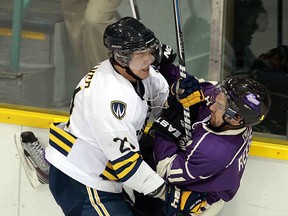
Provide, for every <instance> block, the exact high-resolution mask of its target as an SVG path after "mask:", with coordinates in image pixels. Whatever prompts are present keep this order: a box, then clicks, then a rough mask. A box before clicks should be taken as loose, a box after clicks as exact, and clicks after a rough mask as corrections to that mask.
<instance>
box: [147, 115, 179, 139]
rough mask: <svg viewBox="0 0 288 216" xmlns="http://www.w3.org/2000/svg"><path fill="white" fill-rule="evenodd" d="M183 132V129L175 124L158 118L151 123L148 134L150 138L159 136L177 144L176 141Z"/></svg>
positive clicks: (164, 118)
mask: <svg viewBox="0 0 288 216" xmlns="http://www.w3.org/2000/svg"><path fill="white" fill-rule="evenodd" d="M183 132H184V131H183V127H181V126H180V125H177V124H175V123H174V122H173V121H171V120H169V119H168V118H166V117H164V116H160V117H158V118H157V119H156V120H155V121H154V122H153V125H152V127H151V128H150V129H149V132H148V134H149V135H150V136H151V137H154V136H155V135H161V136H163V137H165V138H167V139H170V140H172V141H173V142H175V143H178V139H179V138H180V137H182V134H183Z"/></svg>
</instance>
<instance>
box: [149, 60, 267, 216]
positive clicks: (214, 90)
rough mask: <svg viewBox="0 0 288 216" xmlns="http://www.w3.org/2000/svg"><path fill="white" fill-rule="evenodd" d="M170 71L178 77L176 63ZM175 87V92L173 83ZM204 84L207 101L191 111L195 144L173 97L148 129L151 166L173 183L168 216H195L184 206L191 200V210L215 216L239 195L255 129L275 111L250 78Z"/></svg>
mask: <svg viewBox="0 0 288 216" xmlns="http://www.w3.org/2000/svg"><path fill="white" fill-rule="evenodd" d="M171 70H175V74H177V73H178V68H177V67H175V66H174V65H169V71H170V73H171ZM162 73H163V74H164V76H165V71H164V72H163V71H162ZM175 76H177V75H175ZM170 84H172V86H171V88H172V89H173V82H172V79H171V82H170ZM200 85H201V87H202V90H203V92H204V95H205V99H206V100H205V102H201V103H198V104H196V105H193V106H191V107H190V113H191V122H192V125H191V127H192V138H191V140H188V141H186V140H185V138H184V137H185V132H184V129H183V111H182V107H181V105H180V104H179V103H178V101H177V100H173V97H169V99H170V100H169V99H168V103H169V102H170V103H169V104H170V107H169V108H168V109H167V110H164V112H163V115H162V116H161V117H159V118H158V119H156V121H155V122H154V123H153V126H152V127H151V129H150V131H149V134H150V135H152V136H153V144H154V149H153V163H154V164H153V163H151V166H155V167H154V168H155V170H156V171H157V173H158V174H160V176H161V177H163V178H164V179H166V181H167V183H168V184H169V185H172V187H170V190H168V195H166V204H165V212H166V214H167V215H176V213H177V212H183V213H185V212H186V213H188V212H190V210H191V208H190V207H189V206H187V205H189V203H185V202H186V200H185V199H187V198H188V200H189V196H190V197H193V196H194V198H195V202H197V203H198V205H194V206H193V207H194V209H192V210H193V211H191V212H198V213H200V214H201V215H216V214H217V212H219V211H220V209H221V208H222V206H223V203H224V202H228V201H230V200H231V199H232V198H233V197H234V196H235V194H236V192H237V190H238V189H239V187H240V181H241V178H242V175H243V172H244V169H245V165H246V162H247V159H248V155H249V149H250V145H251V141H252V127H251V126H252V125H255V124H258V123H260V122H261V121H262V120H263V119H264V118H265V117H266V115H267V113H268V111H269V108H270V103H271V100H270V96H269V93H268V91H267V90H266V89H265V87H264V86H262V85H261V84H259V83H258V82H256V81H254V80H251V79H247V78H243V77H232V78H228V79H225V80H224V81H223V82H221V83H219V84H218V85H213V84H212V83H209V82H203V83H200ZM191 88H192V87H191ZM172 92H173V91H172ZM171 98H172V100H171ZM169 191H170V192H169ZM180 194H181V195H180ZM167 196H168V199H167ZM197 197H198V198H197ZM169 202H170V203H169ZM206 202H207V204H206ZM190 203H191V202H190ZM212 206H213V207H212ZM195 207H196V208H195ZM202 207H204V208H202ZM201 212H202V213H201ZM208 212H209V213H208ZM188 215H190V214H188Z"/></svg>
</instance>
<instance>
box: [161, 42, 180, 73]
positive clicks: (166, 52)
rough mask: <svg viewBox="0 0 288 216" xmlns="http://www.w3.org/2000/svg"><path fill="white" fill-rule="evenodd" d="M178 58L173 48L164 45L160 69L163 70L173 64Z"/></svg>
mask: <svg viewBox="0 0 288 216" xmlns="http://www.w3.org/2000/svg"><path fill="white" fill-rule="evenodd" d="M176 56H177V54H176V53H174V52H173V49H172V47H170V46H168V45H167V44H162V58H161V62H160V63H159V65H157V67H158V69H159V70H160V69H161V68H162V69H163V68H164V67H165V66H166V65H169V64H172V63H173V62H174V60H175V58H176Z"/></svg>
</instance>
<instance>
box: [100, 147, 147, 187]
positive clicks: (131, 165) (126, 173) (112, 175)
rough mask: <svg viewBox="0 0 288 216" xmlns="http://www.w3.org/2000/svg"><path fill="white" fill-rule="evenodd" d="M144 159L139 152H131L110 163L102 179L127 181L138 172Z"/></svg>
mask: <svg viewBox="0 0 288 216" xmlns="http://www.w3.org/2000/svg"><path fill="white" fill-rule="evenodd" d="M142 161H143V158H142V155H141V154H140V153H139V152H129V153H128V154H126V155H124V156H122V157H120V158H118V159H116V160H114V161H109V162H108V163H107V165H106V168H105V170H104V171H103V172H102V174H101V175H100V177H102V178H103V179H107V180H111V181H121V182H125V181H127V180H128V179H129V178H130V177H131V176H132V175H134V173H135V172H136V171H137V170H138V168H139V166H140V164H141V163H142Z"/></svg>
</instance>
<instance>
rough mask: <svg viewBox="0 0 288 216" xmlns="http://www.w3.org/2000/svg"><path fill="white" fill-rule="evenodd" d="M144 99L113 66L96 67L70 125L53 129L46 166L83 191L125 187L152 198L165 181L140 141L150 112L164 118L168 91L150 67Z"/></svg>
mask: <svg viewBox="0 0 288 216" xmlns="http://www.w3.org/2000/svg"><path fill="white" fill-rule="evenodd" d="M142 83H143V85H144V88H145V93H144V95H143V97H142V98H141V97H140V96H139V95H138V94H137V93H136V91H135V89H134V87H133V85H132V84H131V82H129V81H128V80H127V79H125V78H124V77H123V76H122V75H120V74H119V73H117V72H116V71H115V70H114V68H113V66H112V65H111V63H110V62H109V60H106V61H104V62H102V63H101V64H99V65H97V66H96V67H95V68H94V70H91V71H90V72H89V73H88V74H87V75H86V76H85V77H84V78H83V79H82V80H81V81H80V83H79V84H78V86H77V88H76V89H75V92H74V95H73V99H72V101H71V106H70V118H69V121H68V123H67V124H63V123H62V124H59V125H55V124H53V125H52V126H51V128H50V139H49V145H48V147H47V148H46V158H47V160H48V161H49V162H50V163H51V164H53V165H54V166H55V167H57V168H58V169H59V170H61V171H62V172H64V173H66V174H67V175H69V176H70V177H72V178H73V179H75V180H77V181H79V182H81V183H82V184H84V185H87V186H89V187H92V188H95V189H97V190H101V191H107V192H116V193H119V192H121V191H122V184H124V185H125V186H127V187H129V188H132V189H134V190H136V191H138V192H141V193H144V194H148V193H150V192H152V191H154V190H155V189H157V188H158V187H159V186H160V185H161V184H162V183H163V182H164V180H163V179H162V178H160V177H159V175H158V174H156V173H155V172H154V171H153V170H152V169H151V168H150V167H149V166H148V165H147V164H146V162H144V161H143V159H142V156H141V154H140V152H139V151H140V150H139V143H138V139H139V138H140V136H141V134H142V133H143V131H144V128H145V125H146V122H147V115H148V114H149V110H151V107H152V108H153V107H158V108H156V109H155V110H154V109H153V112H154V114H156V115H157V114H160V111H161V107H163V104H164V102H165V101H166V99H167V96H168V92H169V87H168V84H167V82H166V80H165V79H164V78H163V76H162V75H161V74H160V73H157V72H156V71H155V70H154V69H153V68H152V67H150V75H149V77H148V78H147V79H145V80H143V81H142Z"/></svg>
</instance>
